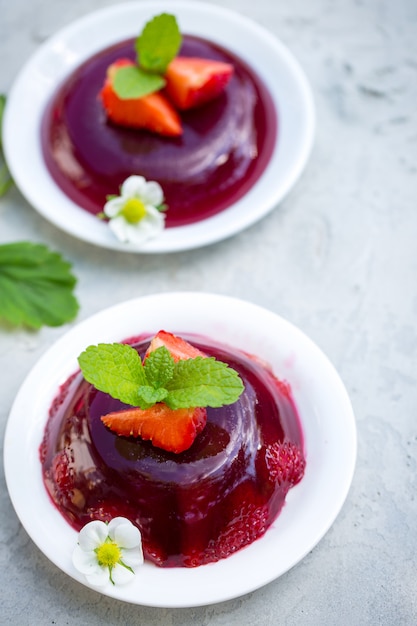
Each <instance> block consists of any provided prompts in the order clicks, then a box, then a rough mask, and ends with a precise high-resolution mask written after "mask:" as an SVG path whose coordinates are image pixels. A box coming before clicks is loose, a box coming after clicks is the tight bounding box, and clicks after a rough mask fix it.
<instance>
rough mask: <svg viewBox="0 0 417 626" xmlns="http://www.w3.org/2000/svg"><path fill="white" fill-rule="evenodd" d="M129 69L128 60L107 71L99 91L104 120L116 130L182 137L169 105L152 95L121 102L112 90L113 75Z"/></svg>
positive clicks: (167, 102)
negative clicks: (116, 128) (134, 130)
mask: <svg viewBox="0 0 417 626" xmlns="http://www.w3.org/2000/svg"><path fill="white" fill-rule="evenodd" d="M129 65H134V63H133V61H130V60H129V59H119V60H118V61H115V63H112V65H110V67H109V68H108V70H107V76H106V80H105V83H104V85H103V87H102V89H101V91H100V98H101V101H102V103H103V107H104V110H105V112H106V115H107V118H108V119H109V120H110V121H111V122H113V123H114V124H116V125H118V126H126V127H128V128H137V129H145V130H148V131H150V132H153V133H157V134H159V135H164V136H168V137H178V136H180V135H181V134H182V125H181V120H180V118H179V115H178V113H177V111H176V110H175V109H174V107H173V106H172V104H171V103H170V101H169V100H168V99H167V98H166V97H165V96H164V95H163V94H162V93H161V92H155V93H151V94H149V95H147V96H143V97H142V98H129V99H122V98H119V96H118V95H117V94H116V92H115V90H114V89H113V78H114V74H115V72H116V71H117V70H118V69H119V68H121V67H126V66H129Z"/></svg>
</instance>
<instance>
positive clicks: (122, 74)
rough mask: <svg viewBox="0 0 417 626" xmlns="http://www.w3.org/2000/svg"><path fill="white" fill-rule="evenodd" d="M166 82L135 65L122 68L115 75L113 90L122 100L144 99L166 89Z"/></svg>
mask: <svg viewBox="0 0 417 626" xmlns="http://www.w3.org/2000/svg"><path fill="white" fill-rule="evenodd" d="M165 84H166V80H165V78H163V77H162V76H159V75H158V74H149V73H148V72H145V71H144V70H142V69H140V68H139V67H137V66H135V65H129V66H127V67H120V68H119V69H118V70H117V71H116V72H115V74H114V78H113V89H114V90H115V92H116V93H117V95H118V96H119V98H121V99H122V100H129V99H130V98H143V97H144V96H148V95H149V94H151V93H154V92H155V91H159V90H160V89H162V88H163V87H165Z"/></svg>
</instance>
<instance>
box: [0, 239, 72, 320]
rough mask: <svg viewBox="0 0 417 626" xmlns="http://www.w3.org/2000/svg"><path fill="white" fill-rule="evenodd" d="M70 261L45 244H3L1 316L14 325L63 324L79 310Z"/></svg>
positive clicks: (0, 259)
mask: <svg viewBox="0 0 417 626" xmlns="http://www.w3.org/2000/svg"><path fill="white" fill-rule="evenodd" d="M76 282H77V279H76V278H75V276H74V275H73V274H72V273H71V264H70V263H68V262H67V261H65V260H64V259H63V257H62V256H61V255H60V254H58V253H56V252H52V251H51V250H49V248H48V247H47V246H45V245H43V244H34V243H30V242H25V241H23V242H17V243H10V244H2V245H0V318H3V319H4V320H6V321H8V322H9V323H11V324H12V325H13V326H19V325H26V326H28V327H30V328H35V329H37V328H40V327H41V326H43V325H47V326H61V325H62V324H65V323H66V322H69V321H71V320H72V319H73V318H74V317H75V316H76V314H77V312H78V308H79V305H78V302H77V300H76V298H75V296H74V294H73V289H74V287H75V284H76Z"/></svg>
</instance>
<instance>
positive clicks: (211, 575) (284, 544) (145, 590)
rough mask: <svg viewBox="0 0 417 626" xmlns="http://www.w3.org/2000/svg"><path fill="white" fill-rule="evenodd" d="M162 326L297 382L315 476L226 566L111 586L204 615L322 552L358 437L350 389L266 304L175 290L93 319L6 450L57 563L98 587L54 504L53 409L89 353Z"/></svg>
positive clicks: (15, 490) (57, 354)
mask: <svg viewBox="0 0 417 626" xmlns="http://www.w3.org/2000/svg"><path fill="white" fill-rule="evenodd" d="M161 328H164V329H166V330H170V331H172V332H174V333H175V332H176V333H179V334H181V332H182V333H198V334H202V335H205V336H207V337H212V338H215V339H217V340H219V341H222V342H224V343H226V344H228V345H230V346H232V347H235V348H240V349H243V350H245V351H246V352H249V353H253V354H256V355H257V356H258V357H261V358H262V359H264V360H266V361H267V362H268V363H270V364H271V365H272V367H273V371H274V372H275V374H276V375H277V376H278V377H279V378H281V379H283V380H287V381H288V382H289V384H290V385H291V389H292V392H293V397H294V400H295V403H296V405H297V407H298V410H299V413H300V418H301V422H302V428H303V432H304V438H305V452H306V458H307V466H306V472H305V475H304V477H303V479H302V481H301V482H300V483H299V484H298V485H297V486H296V487H295V488H293V489H291V491H290V492H289V494H288V496H287V501H286V504H285V506H284V508H283V510H282V512H281V514H280V515H279V516H278V518H277V520H276V521H275V522H274V524H273V525H272V526H271V527H270V528H269V529H268V530H267V532H266V534H265V535H264V536H263V537H262V538H261V539H258V540H257V541H255V542H254V543H253V544H252V545H250V546H248V547H247V548H244V549H243V550H241V551H240V552H238V553H236V554H234V555H233V556H231V557H229V558H227V559H224V560H222V561H219V562H218V563H214V564H210V565H205V566H201V567H197V568H193V569H186V568H173V569H161V568H158V567H156V566H155V565H152V564H149V563H147V564H145V565H144V566H143V567H142V568H140V569H139V571H138V572H137V574H136V577H135V579H134V581H133V583H132V584H131V585H130V586H127V587H113V586H112V585H111V584H110V583H108V585H107V586H106V587H104V588H101V589H100V591H101V592H102V593H103V594H105V595H108V596H111V597H114V598H118V599H120V600H125V601H128V602H131V603H135V604H143V605H149V606H159V607H187V606H199V605H205V604H211V603H215V602H221V601H224V600H228V599H231V598H234V597H237V596H240V595H243V594H245V593H248V592H250V591H253V590H255V589H257V588H259V587H261V586H263V585H265V584H267V583H269V582H270V581H272V580H274V579H275V578H277V577H278V576H280V575H281V574H283V573H284V572H286V571H287V570H288V569H290V568H291V567H292V566H294V565H295V564H296V563H297V562H298V561H300V559H302V558H303V557H304V556H305V555H306V554H307V553H308V552H309V551H310V550H311V549H312V548H313V547H314V546H315V545H316V544H317V543H318V541H319V540H320V539H321V538H322V537H323V535H324V534H325V533H326V531H327V530H328V529H329V527H330V526H331V524H332V523H333V522H334V520H335V518H336V516H337V515H338V513H339V510H340V508H341V506H342V504H343V502H344V500H345V498H346V495H347V492H348V489H349V486H350V483H351V480H352V475H353V471H354V465H355V459H356V428H355V421H354V416H353V412H352V408H351V404H350V401H349V398H348V395H347V393H346V390H345V388H344V386H343V384H342V382H341V380H340V378H339V376H338V374H337V373H336V371H335V369H334V368H333V366H332V365H331V364H330V362H329V361H328V360H327V358H326V357H325V356H324V355H323V353H322V352H321V351H320V350H319V349H318V348H317V346H316V345H315V344H313V343H312V341H311V340H310V339H308V338H307V337H306V336H305V335H304V334H303V333H302V332H301V331H300V330H298V329H297V328H295V327H294V326H292V325H291V324H290V323H288V322H287V321H285V320H283V319H282V318H281V317H279V316H278V315H275V314H274V313H271V312H270V311H267V310H265V309H262V308H260V307H258V306H256V305H253V304H250V303H248V302H243V301H241V300H236V299H233V298H229V297H226V296H219V295H212V294H204V293H192V292H188V293H166V294H158V295H153V296H147V297H144V298H139V299H136V300H132V301H129V302H125V303H123V304H119V305H117V306H114V307H112V308H110V309H107V310H105V311H103V312H101V313H99V314H97V315H95V316H93V317H91V318H89V319H87V320H86V321H84V322H82V323H81V324H79V325H78V326H76V327H74V328H73V329H72V330H71V331H69V332H68V333H67V334H66V335H64V336H63V337H62V338H61V339H60V340H59V341H57V342H56V343H55V344H54V345H53V346H52V347H51V348H50V349H49V350H48V351H47V352H46V354H45V355H44V356H43V357H42V358H41V359H40V361H39V362H38V364H37V365H36V366H35V367H34V368H33V370H32V371H31V373H30V374H29V376H28V377H27V379H26V380H25V382H24V383H23V385H22V387H21V389H20V391H19V393H18V395H17V397H16V400H15V402H14V405H13V407H12V410H11V413H10V417H9V421H8V424H7V429H6V437H5V446H4V462H5V471H6V480H7V486H8V489H9V493H10V497H11V499H12V502H13V505H14V507H15V510H16V512H17V514H18V516H19V518H20V520H21V522H22V524H23V526H24V527H25V529H26V531H27V532H28V533H29V535H30V536H31V538H32V539H33V541H34V542H35V543H36V544H37V545H38V547H39V548H40V550H42V552H43V553H44V554H45V555H46V556H47V557H48V558H49V559H50V560H51V561H52V562H53V563H55V564H56V565H57V566H58V567H59V568H60V569H61V570H63V571H64V572H66V573H67V574H68V575H69V576H71V577H73V578H75V579H76V580H78V581H80V582H81V583H83V584H85V585H87V586H88V584H87V583H86V582H85V579H84V577H83V576H82V575H81V574H79V573H78V572H77V571H76V570H75V569H74V567H73V565H72V563H71V554H72V551H73V548H74V546H75V545H76V542H77V533H76V532H75V531H74V530H73V529H72V528H71V527H70V526H69V525H68V524H67V522H66V521H65V520H64V519H63V517H61V515H60V513H59V512H58V511H57V509H56V508H55V507H54V506H53V505H52V503H51V501H50V499H49V497H48V495H47V493H46V490H45V487H44V485H43V482H42V476H41V466H40V461H39V455H38V448H39V444H40V442H41V439H42V436H43V430H44V427H45V423H46V421H47V416H48V409H49V406H50V404H51V402H52V399H53V398H54V397H55V395H56V393H57V390H58V387H59V385H60V384H62V383H63V382H64V381H65V380H66V378H67V377H68V376H69V375H70V374H71V373H73V372H74V371H75V370H76V369H77V360H76V359H77V356H78V355H79V354H80V353H81V352H82V351H83V350H84V349H85V348H86V347H87V346H88V345H90V344H96V343H98V342H103V341H104V342H113V341H120V340H122V339H125V338H127V337H129V336H133V335H137V334H140V333H142V332H150V333H153V332H157V331H158V330H160V329H161ZM34 511H36V515H33V512H34Z"/></svg>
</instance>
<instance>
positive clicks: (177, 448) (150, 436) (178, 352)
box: [101, 330, 207, 454]
mask: <svg viewBox="0 0 417 626" xmlns="http://www.w3.org/2000/svg"><path fill="white" fill-rule="evenodd" d="M161 346H165V347H166V348H167V350H168V351H169V352H170V354H171V356H172V357H173V359H174V361H179V360H181V359H192V358H195V357H197V356H199V357H207V355H206V354H204V352H202V351H201V350H198V348H195V347H194V346H192V345H191V344H190V343H188V341H185V340H184V339H182V338H181V337H177V336H176V335H173V334H172V333H168V332H166V331H164V330H161V331H159V332H158V333H157V334H156V335H155V336H154V337H153V338H152V340H151V342H150V344H149V347H148V350H147V351H146V354H145V357H144V360H145V359H146V358H147V357H148V356H149V354H150V353H151V352H153V351H154V350H156V349H157V348H160V347H161ZM101 421H102V422H103V423H104V425H105V426H107V427H108V428H110V430H112V431H113V432H115V433H117V434H118V435H121V436H125V437H140V438H141V439H143V440H145V441H151V442H152V444H153V445H154V446H155V447H156V448H161V449H162V450H166V451H167V452H174V453H176V454H179V453H180V452H184V451H185V450H188V448H190V447H191V446H192V444H193V442H194V440H195V438H196V437H197V435H198V434H199V433H200V432H201V431H202V430H203V428H204V427H205V425H206V423H207V411H206V409H205V408H201V407H196V408H194V407H193V408H188V409H171V408H169V407H168V406H167V405H166V404H164V403H163V402H158V403H156V404H154V405H153V406H151V407H150V408H148V409H140V408H131V409H126V410H124V411H116V412H114V413H109V414H107V415H104V416H103V417H102V418H101Z"/></svg>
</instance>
